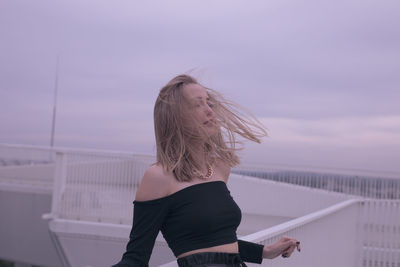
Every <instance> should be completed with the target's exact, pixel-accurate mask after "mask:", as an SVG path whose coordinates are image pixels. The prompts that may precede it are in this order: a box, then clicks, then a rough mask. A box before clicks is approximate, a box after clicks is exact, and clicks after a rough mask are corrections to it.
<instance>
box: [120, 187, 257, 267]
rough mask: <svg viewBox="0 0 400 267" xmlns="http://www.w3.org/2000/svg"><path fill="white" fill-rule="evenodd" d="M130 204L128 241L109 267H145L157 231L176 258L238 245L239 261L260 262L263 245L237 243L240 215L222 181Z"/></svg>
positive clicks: (244, 242)
mask: <svg viewBox="0 0 400 267" xmlns="http://www.w3.org/2000/svg"><path fill="white" fill-rule="evenodd" d="M133 203H134V210H133V226H132V230H131V233H130V236H129V237H130V240H129V242H128V244H127V246H126V252H125V253H124V255H123V257H122V259H121V261H120V262H119V263H118V264H116V265H114V266H113V267H122V266H148V262H149V259H150V255H151V252H152V250H153V246H154V242H155V239H156V237H157V235H158V232H159V231H160V230H161V233H162V234H163V236H164V238H165V240H166V241H167V243H168V246H169V247H170V248H171V250H172V252H173V253H174V255H175V256H176V257H177V256H178V255H180V254H182V253H185V252H188V251H192V250H195V249H200V248H207V247H213V246H218V245H223V244H229V243H234V242H236V241H238V245H239V254H240V256H241V258H242V260H243V261H247V262H254V263H261V262H262V251H263V247H264V246H263V245H259V244H256V243H251V242H247V241H242V240H237V237H236V229H237V227H238V226H239V224H240V221H241V211H240V208H239V207H238V205H237V204H236V203H235V201H234V200H233V198H232V196H231V195H230V191H229V190H228V188H227V186H226V183H225V182H224V181H212V182H204V183H199V184H195V185H192V186H189V187H186V188H184V189H182V190H180V191H177V192H175V193H173V194H171V195H169V196H166V197H162V198H157V199H153V200H149V201H136V200H135V201H134V202H133Z"/></svg>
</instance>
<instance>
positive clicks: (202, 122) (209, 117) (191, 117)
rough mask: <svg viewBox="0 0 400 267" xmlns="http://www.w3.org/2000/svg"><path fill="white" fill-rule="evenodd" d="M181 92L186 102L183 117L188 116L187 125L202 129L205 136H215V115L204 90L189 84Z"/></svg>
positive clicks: (199, 86)
mask: <svg viewBox="0 0 400 267" xmlns="http://www.w3.org/2000/svg"><path fill="white" fill-rule="evenodd" d="M182 92H183V96H184V98H185V100H186V102H187V105H186V106H187V108H185V109H184V110H186V112H187V114H184V115H185V116H186V115H188V116H187V119H188V120H187V123H189V124H190V126H193V127H195V128H199V129H204V132H205V133H206V135H207V136H211V135H213V134H215V133H216V132H217V127H216V125H215V113H214V111H213V109H212V107H213V104H212V103H211V102H210V98H209V96H208V94H207V91H206V89H205V88H204V87H203V86H201V85H199V84H195V83H190V84H187V85H185V86H184V87H183V91H182ZM186 112H185V113H186Z"/></svg>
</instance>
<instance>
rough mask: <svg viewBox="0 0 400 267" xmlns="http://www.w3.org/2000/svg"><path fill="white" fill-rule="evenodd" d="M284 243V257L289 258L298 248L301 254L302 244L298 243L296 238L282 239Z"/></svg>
mask: <svg viewBox="0 0 400 267" xmlns="http://www.w3.org/2000/svg"><path fill="white" fill-rule="evenodd" d="M281 241H283V243H286V244H285V249H284V250H283V252H282V257H284V258H288V257H290V255H292V253H293V251H294V250H295V249H296V248H297V250H298V251H299V252H300V242H299V241H297V240H296V239H294V238H289V237H283V238H282V239H281Z"/></svg>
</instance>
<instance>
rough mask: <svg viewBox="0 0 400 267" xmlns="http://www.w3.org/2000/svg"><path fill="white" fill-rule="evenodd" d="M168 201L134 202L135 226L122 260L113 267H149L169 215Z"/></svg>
mask: <svg viewBox="0 0 400 267" xmlns="http://www.w3.org/2000/svg"><path fill="white" fill-rule="evenodd" d="M165 200H166V199H155V200H149V201H140V202H138V201H134V202H133V203H134V205H135V206H134V209H133V224H132V230H131V233H130V235H129V242H128V244H127V246H126V252H125V253H124V254H123V256H122V259H121V261H120V262H118V263H117V264H115V265H113V266H112V267H148V266H149V259H150V256H151V253H152V251H153V247H154V243H155V240H156V237H157V235H158V233H159V231H160V228H161V225H162V224H163V222H164V219H165V216H166V214H167V213H168V206H167V202H166V201H165Z"/></svg>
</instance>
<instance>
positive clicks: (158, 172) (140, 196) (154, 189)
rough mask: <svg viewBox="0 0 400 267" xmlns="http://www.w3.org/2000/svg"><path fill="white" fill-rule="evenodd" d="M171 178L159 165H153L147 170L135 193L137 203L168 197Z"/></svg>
mask: <svg viewBox="0 0 400 267" xmlns="http://www.w3.org/2000/svg"><path fill="white" fill-rule="evenodd" d="M170 184H171V177H170V175H169V174H167V173H165V171H164V169H163V168H162V166H161V165H158V164H154V165H152V166H150V167H149V168H147V170H146V172H145V173H144V175H143V178H142V180H141V182H140V185H139V187H138V189H137V191H136V197H135V199H136V200H137V201H147V200H152V199H157V198H161V197H165V196H167V195H168V192H169V187H170Z"/></svg>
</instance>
